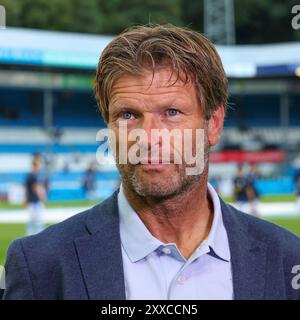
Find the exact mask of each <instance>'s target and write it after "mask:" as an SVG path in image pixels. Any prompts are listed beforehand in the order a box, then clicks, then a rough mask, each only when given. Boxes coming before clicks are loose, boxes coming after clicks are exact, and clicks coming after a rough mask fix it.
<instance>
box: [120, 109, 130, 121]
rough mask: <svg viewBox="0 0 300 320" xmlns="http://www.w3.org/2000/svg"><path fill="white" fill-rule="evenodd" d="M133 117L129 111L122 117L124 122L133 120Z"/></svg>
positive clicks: (123, 113)
mask: <svg viewBox="0 0 300 320" xmlns="http://www.w3.org/2000/svg"><path fill="white" fill-rule="evenodd" d="M131 116H132V113H131V112H129V111H124V112H122V113H121V117H122V119H124V120H129V119H131Z"/></svg>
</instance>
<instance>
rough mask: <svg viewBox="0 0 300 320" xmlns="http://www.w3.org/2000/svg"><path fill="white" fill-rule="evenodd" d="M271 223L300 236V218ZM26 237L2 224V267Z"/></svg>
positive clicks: (19, 229) (21, 227) (18, 229)
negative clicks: (14, 243)
mask: <svg viewBox="0 0 300 320" xmlns="http://www.w3.org/2000/svg"><path fill="white" fill-rule="evenodd" d="M269 221H271V222H273V223H276V224H278V225H281V226H282V227H284V228H286V229H288V230H290V231H292V232H293V233H295V234H297V235H300V218H273V219H269ZM24 235H25V225H24V224H12V223H9V224H0V265H4V262H5V257H6V251H7V248H8V246H9V244H10V243H11V242H12V241H13V240H14V239H16V238H20V237H23V236H24Z"/></svg>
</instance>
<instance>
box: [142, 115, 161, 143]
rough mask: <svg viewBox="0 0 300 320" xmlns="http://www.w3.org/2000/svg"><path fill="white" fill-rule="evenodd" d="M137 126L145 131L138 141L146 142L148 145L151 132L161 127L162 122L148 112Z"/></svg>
mask: <svg viewBox="0 0 300 320" xmlns="http://www.w3.org/2000/svg"><path fill="white" fill-rule="evenodd" d="M139 128H140V129H142V130H143V131H144V133H145V135H142V137H141V139H140V143H142V144H147V145H148V146H149V147H150V145H151V134H152V132H153V133H154V131H156V130H160V129H163V124H162V123H161V121H160V120H159V118H158V117H157V116H155V115H152V114H149V115H146V116H144V117H143V118H142V119H141V123H140V126H139Z"/></svg>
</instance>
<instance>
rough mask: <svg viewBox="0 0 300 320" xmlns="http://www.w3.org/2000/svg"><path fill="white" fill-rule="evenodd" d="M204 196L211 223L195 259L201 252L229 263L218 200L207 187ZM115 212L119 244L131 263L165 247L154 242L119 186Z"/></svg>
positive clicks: (226, 241)
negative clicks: (211, 210) (208, 201)
mask: <svg viewBox="0 0 300 320" xmlns="http://www.w3.org/2000/svg"><path fill="white" fill-rule="evenodd" d="M208 192H209V194H210V196H211V199H212V202H213V207H214V216H213V222H212V226H211V230H210V232H209V234H208V237H207V239H206V240H205V241H204V242H203V243H202V244H201V245H200V246H199V248H198V249H199V250H198V252H197V255H200V253H201V252H203V253H204V252H209V253H210V254H211V255H212V256H215V257H216V258H221V259H223V260H225V261H230V250H229V243H228V238H227V232H226V229H225V227H224V224H223V219H222V212H221V204H220V199H219V197H218V194H217V192H216V191H215V189H214V188H213V187H212V186H211V185H210V184H209V183H208ZM118 208H119V215H120V236H121V243H122V246H123V248H124V250H125V252H126V254H127V255H128V257H129V259H130V260H131V261H132V262H136V261H138V260H141V259H143V258H145V257H146V256H148V255H149V254H151V253H153V252H154V251H155V250H156V249H157V248H159V247H163V246H165V245H166V244H165V243H163V242H161V241H160V240H158V239H157V238H155V237H154V236H153V235H152V234H151V233H150V231H149V230H148V229H147V228H146V226H145V225H144V223H143V222H142V220H141V219H140V217H139V216H138V214H137V213H136V212H135V210H134V209H133V208H132V207H131V205H130V204H129V202H128V200H127V198H126V197H125V194H124V189H123V186H122V184H121V186H120V191H119V193H118ZM208 248H209V249H208Z"/></svg>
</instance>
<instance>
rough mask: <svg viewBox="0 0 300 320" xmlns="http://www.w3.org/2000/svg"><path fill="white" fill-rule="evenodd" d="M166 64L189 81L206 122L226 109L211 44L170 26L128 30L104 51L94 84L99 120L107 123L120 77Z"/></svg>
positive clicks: (221, 74) (220, 74) (218, 63)
mask: <svg viewBox="0 0 300 320" xmlns="http://www.w3.org/2000/svg"><path fill="white" fill-rule="evenodd" d="M164 65H168V66H170V67H171V70H172V73H175V74H177V79H178V78H180V79H181V80H184V81H185V82H187V81H189V80H191V81H192V83H193V84H194V85H195V88H196V91H197V97H198V101H199V103H200V105H201V107H202V109H203V113H204V115H205V118H206V119H209V118H210V116H211V114H212V112H214V111H215V110H216V109H218V108H219V107H220V106H223V107H224V108H225V111H226V108H227V87H228V81H227V78H226V75H225V72H224V68H223V65H222V62H221V59H220V57H219V55H218V53H217V51H216V49H215V47H214V45H213V44H212V43H211V42H210V41H209V40H208V39H207V38H206V37H204V36H203V35H202V34H200V33H198V32H196V31H193V30H190V29H188V28H181V27H176V26H173V25H147V26H136V27H131V28H129V29H127V30H125V31H124V32H122V33H121V34H120V35H119V36H117V37H116V38H115V39H114V40H112V41H111V42H110V43H109V44H108V45H107V47H106V48H105V49H104V50H103V52H102V55H101V57H100V59H99V63H98V67H97V73H96V77H95V82H94V92H95V97H96V101H97V104H98V106H99V108H100V111H101V114H102V117H103V118H104V120H105V121H106V122H108V121H109V100H110V97H111V92H112V89H113V86H114V84H115V82H116V80H117V79H118V78H120V77H121V76H122V75H125V74H127V75H128V74H129V75H140V74H142V73H143V71H144V70H145V69H150V70H152V72H153V75H154V72H155V69H156V68H157V67H160V66H164Z"/></svg>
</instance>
